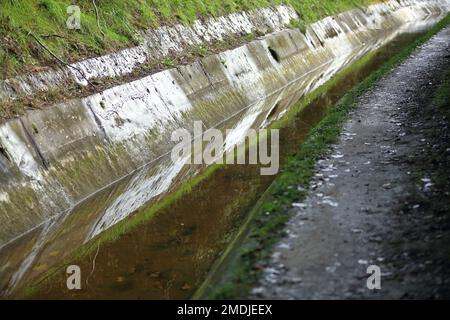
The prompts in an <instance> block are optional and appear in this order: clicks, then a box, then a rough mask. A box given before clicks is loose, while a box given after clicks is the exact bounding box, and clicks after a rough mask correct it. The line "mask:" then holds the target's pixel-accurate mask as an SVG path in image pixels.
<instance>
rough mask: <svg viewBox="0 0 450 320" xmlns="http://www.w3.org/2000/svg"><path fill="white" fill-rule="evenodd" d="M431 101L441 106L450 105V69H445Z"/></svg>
mask: <svg viewBox="0 0 450 320" xmlns="http://www.w3.org/2000/svg"><path fill="white" fill-rule="evenodd" d="M433 102H434V103H435V104H436V105H437V106H438V107H441V108H444V107H447V108H448V107H450V70H449V71H447V73H446V74H445V76H444V78H443V79H442V82H441V84H440V85H439V88H438V90H437V91H436V93H435V95H434V98H433Z"/></svg>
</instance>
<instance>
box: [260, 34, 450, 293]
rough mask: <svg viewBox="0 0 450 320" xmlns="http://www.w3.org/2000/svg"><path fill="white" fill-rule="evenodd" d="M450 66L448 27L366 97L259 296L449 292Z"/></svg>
mask: <svg viewBox="0 0 450 320" xmlns="http://www.w3.org/2000/svg"><path fill="white" fill-rule="evenodd" d="M449 67H450V27H447V28H446V29H444V30H443V31H441V32H440V33H439V34H437V35H436V36H435V37H433V38H432V39H431V40H430V41H429V42H428V43H426V44H425V45H423V46H422V47H420V48H419V49H418V50H417V51H416V52H415V53H414V54H413V55H412V56H411V57H410V58H408V60H406V61H405V62H404V63H403V64H402V65H400V66H399V67H397V68H396V69H395V70H393V72H392V73H391V74H389V75H388V76H386V77H385V78H383V79H382V80H381V81H380V82H379V83H378V84H376V85H375V86H374V87H373V88H372V89H371V90H370V91H369V92H367V93H366V94H364V95H363V96H362V97H361V98H360V99H359V103H358V106H357V108H356V109H355V111H353V112H352V114H351V115H350V119H349V120H348V122H347V123H346V125H345V126H344V130H343V132H342V134H341V136H340V141H339V142H338V143H337V144H336V145H334V146H333V147H332V148H331V150H330V152H329V154H328V155H327V156H326V157H324V158H323V159H322V160H320V161H319V162H318V163H317V166H316V174H315V177H314V179H313V181H312V183H311V188H310V190H309V191H308V196H307V198H306V200H305V201H303V202H301V203H293V206H292V207H293V208H292V211H293V214H294V216H293V218H292V219H291V221H290V222H289V223H288V226H287V228H286V231H287V236H286V237H285V238H284V239H283V240H282V241H281V242H279V243H278V245H277V247H276V249H275V250H274V253H273V256H272V260H271V262H270V263H269V265H268V266H267V267H266V268H265V270H264V277H263V279H262V280H261V282H260V284H259V285H258V286H257V287H256V288H254V289H253V291H252V295H251V298H276V299H338V298H403V299H415V298H449V297H450V282H449V281H450V280H449V279H450V278H449V270H450V269H449V267H450V247H449V240H450V212H449V208H450V200H449V199H450V197H449V195H450V194H449V191H450V186H449V181H450V172H449V170H450V136H449V131H448V126H449V119H448V110H449V105H448V102H447V104H446V106H445V105H444V106H443V107H442V106H441V107H438V106H436V105H435V103H433V96H434V94H435V91H436V89H437V88H438V86H439V84H440V79H441V78H442V76H443V74H444V73H446V72H448V70H449ZM369 265H377V266H379V267H380V269H381V290H373V291H371V290H368V288H367V285H366V284H367V278H368V276H369V275H368V274H367V272H366V271H367V267H368V266H369Z"/></svg>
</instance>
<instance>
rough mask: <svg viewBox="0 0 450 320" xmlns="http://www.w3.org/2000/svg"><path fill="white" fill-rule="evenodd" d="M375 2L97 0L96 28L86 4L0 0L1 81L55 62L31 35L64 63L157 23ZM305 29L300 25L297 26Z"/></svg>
mask: <svg viewBox="0 0 450 320" xmlns="http://www.w3.org/2000/svg"><path fill="white" fill-rule="evenodd" d="M371 2H375V0H127V1H123V0H97V1H96V3H97V7H98V10H99V15H100V21H99V23H100V27H101V30H99V28H98V27H97V19H96V14H95V10H94V7H93V5H92V1H91V0H78V1H75V2H74V1H70V0H20V1H16V0H2V1H0V67H1V70H2V73H1V74H0V79H4V78H8V77H11V76H14V75H17V74H19V73H22V72H25V71H33V70H38V69H39V67H41V66H45V65H51V64H53V63H55V61H54V60H53V58H52V57H51V56H50V55H49V54H48V53H46V52H44V51H43V50H42V48H41V47H40V46H39V45H37V43H36V42H35V41H34V39H32V38H31V37H30V36H29V35H28V32H30V31H31V32H32V33H33V34H35V35H36V36H37V37H38V38H39V39H40V40H41V41H42V42H44V43H45V44H46V45H47V46H48V47H49V48H50V49H51V50H52V51H53V52H54V53H56V54H57V55H58V56H60V57H62V58H63V59H64V60H67V61H69V62H71V61H76V60H79V59H81V58H83V57H87V56H96V55H100V54H104V53H107V52H111V51H114V50H117V49H119V48H123V47H129V46H132V45H135V44H137V43H138V42H139V40H140V39H139V37H138V36H137V34H138V33H137V31H138V30H142V29H146V28H151V27H156V26H158V25H161V24H173V23H177V22H181V23H184V24H189V23H192V22H193V21H194V20H195V19H197V18H199V17H205V16H219V15H223V14H227V13H231V12H236V11H241V10H250V9H255V8H260V7H267V6H270V5H276V4H282V3H285V4H290V5H292V6H293V7H294V8H295V9H296V11H297V12H298V14H299V15H300V16H301V17H302V20H303V21H304V23H311V22H314V21H316V20H318V19H320V18H322V17H324V16H327V15H331V14H335V13H338V12H342V11H345V10H349V9H352V8H354V7H357V6H365V5H367V4H369V3H371ZM71 3H76V4H77V5H78V6H80V8H81V30H69V29H68V28H67V27H66V21H67V18H68V17H69V15H68V14H67V12H66V9H67V6H68V5H70V4H71ZM302 25H304V24H302Z"/></svg>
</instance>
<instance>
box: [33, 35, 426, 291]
mask: <svg viewBox="0 0 450 320" xmlns="http://www.w3.org/2000/svg"><path fill="white" fill-rule="evenodd" d="M417 36H418V34H417V33H414V34H403V35H401V36H398V37H397V38H395V39H394V40H393V41H392V42H390V43H389V44H388V45H386V46H384V47H382V48H381V49H379V50H378V51H377V52H376V53H375V54H374V55H373V57H372V59H371V60H370V61H369V62H367V63H366V64H365V65H364V66H362V67H361V68H359V69H354V70H352V71H351V72H349V73H347V74H346V76H345V77H338V78H337V79H338V80H337V81H336V82H335V83H334V85H333V86H332V87H331V88H330V89H329V90H328V91H327V93H325V94H323V95H321V96H320V97H319V98H317V99H316V100H315V101H313V102H312V103H311V104H309V105H308V106H307V107H305V108H304V109H303V110H302V111H301V112H299V113H298V114H297V115H296V116H295V117H294V118H293V119H292V120H291V121H289V122H288V123H286V125H285V126H284V127H283V128H282V129H281V130H280V146H281V147H280V153H281V154H280V163H281V164H283V163H284V162H285V161H286V159H287V157H288V156H289V155H290V154H292V153H295V151H296V150H297V148H298V146H299V145H300V144H301V143H302V142H303V141H304V139H305V137H306V136H307V134H308V133H309V131H310V130H311V128H313V127H314V126H315V125H317V124H318V123H319V122H320V120H321V119H322V118H323V117H324V116H325V114H326V112H327V108H329V107H330V106H331V105H333V103H335V102H336V101H338V100H339V98H341V97H342V96H343V95H344V94H345V92H347V91H348V90H349V89H350V88H352V87H353V86H354V85H355V84H357V83H359V82H360V81H361V80H362V79H364V78H365V77H367V76H368V75H369V74H370V73H371V72H373V71H374V70H376V69H377V68H379V67H380V66H381V65H382V64H383V63H384V62H385V61H386V60H387V59H388V58H389V57H391V56H392V55H394V54H395V53H396V52H398V51H400V50H401V49H402V48H403V47H404V46H405V45H406V44H408V43H410V42H411V41H412V40H413V39H415V38H416V37H417ZM274 179H275V177H272V176H261V175H260V168H259V166H256V165H230V166H224V167H221V168H219V169H218V170H217V171H215V172H214V173H213V174H212V175H211V176H210V177H209V178H207V179H206V180H204V181H202V182H201V183H200V184H198V185H197V186H196V187H194V188H193V190H192V192H191V193H189V194H188V195H186V196H183V197H182V198H181V199H179V200H177V201H176V202H175V203H174V204H172V205H170V206H169V207H168V208H166V209H163V210H161V211H160V212H159V214H158V215H157V216H155V217H154V218H152V219H150V220H149V221H148V222H146V223H144V224H142V225H140V226H138V227H136V228H135V229H134V230H133V232H130V233H128V234H126V235H124V236H122V237H120V238H119V239H118V240H116V241H114V242H112V243H109V244H106V245H103V246H101V247H99V248H97V250H93V251H92V253H91V255H90V256H87V257H84V258H81V259H76V260H74V261H73V262H72V263H73V264H77V265H79V266H80V268H81V271H82V290H79V291H69V290H68V289H67V287H66V273H65V266H61V268H59V269H57V271H55V274H53V275H51V277H50V280H48V281H46V280H43V282H42V283H40V284H39V290H38V291H37V292H35V293H34V294H32V295H31V297H32V298H35V299H55V298H56V299H104V298H107V299H185V298H190V297H191V296H192V295H193V294H194V292H195V291H196V289H197V288H198V287H199V286H200V285H201V284H202V283H203V281H204V280H205V278H206V276H207V275H208V272H209V270H210V269H211V266H212V265H213V264H214V262H215V261H216V259H217V258H218V257H219V256H220V255H221V254H222V253H223V251H224V250H225V249H226V248H227V246H228V245H229V243H230V241H231V239H233V237H234V235H235V234H236V231H237V230H239V229H240V227H241V226H242V224H243V222H244V221H245V219H246V215H247V213H248V212H249V211H250V209H251V208H252V206H253V205H254V204H255V202H256V201H257V200H258V199H259V197H260V196H261V195H262V193H263V192H264V191H265V190H266V189H267V188H268V186H269V185H270V184H271V183H272V182H273V180H274ZM95 202H96V203H100V202H99V201H98V199H97V200H96V201H95ZM94 211H95V210H94Z"/></svg>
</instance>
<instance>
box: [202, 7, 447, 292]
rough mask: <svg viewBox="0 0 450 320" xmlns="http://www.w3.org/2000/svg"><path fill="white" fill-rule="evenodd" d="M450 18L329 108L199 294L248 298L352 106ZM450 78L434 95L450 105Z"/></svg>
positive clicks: (267, 193) (436, 99) (288, 163)
mask: <svg viewBox="0 0 450 320" xmlns="http://www.w3.org/2000/svg"><path fill="white" fill-rule="evenodd" d="M449 23H450V15H449V16H447V17H446V18H445V19H444V20H442V21H441V22H440V23H438V24H437V25H436V26H435V27H434V28H432V29H431V30H430V31H429V32H428V33H427V34H425V35H424V36H422V37H420V38H418V39H417V40H416V41H414V42H413V43H411V44H410V45H408V46H407V47H406V48H405V49H403V50H402V51H401V52H400V53H399V54H397V55H395V56H394V57H392V58H391V59H390V60H389V61H387V62H386V63H385V64H384V65H383V66H382V67H381V68H380V69H379V70H377V71H376V72H374V73H373V74H371V75H370V76H369V77H368V78H366V79H365V80H364V81H363V82H361V83H360V84H359V85H357V86H356V87H354V88H353V89H352V90H350V91H349V92H348V93H347V94H346V95H345V96H344V97H343V98H342V99H341V100H340V101H339V102H338V103H337V104H335V105H334V106H333V107H332V108H330V109H329V111H328V113H327V115H326V116H325V118H324V119H323V120H322V121H321V122H320V123H319V125H318V126H317V127H315V128H314V129H313V130H312V131H311V132H310V134H309V135H308V137H307V139H306V140H305V142H304V143H303V144H302V145H301V146H299V150H298V152H297V154H296V155H295V156H292V157H291V158H290V159H289V160H288V162H287V164H286V166H285V167H284V168H283V170H282V173H281V174H280V176H279V177H278V178H277V180H276V181H275V182H274V183H273V184H272V186H271V187H270V188H269V190H268V192H266V195H265V197H264V199H263V201H261V202H260V203H259V204H258V205H257V207H255V209H254V210H253V213H252V214H253V218H252V221H251V222H250V225H249V229H248V231H247V232H248V233H247V236H246V237H245V238H244V240H243V241H242V243H241V244H240V247H239V248H237V249H236V250H237V253H236V255H235V258H231V261H230V265H229V266H228V268H227V270H226V271H225V273H224V276H223V277H222V279H221V280H220V281H219V282H218V283H213V284H210V287H212V290H211V289H210V291H209V292H207V293H206V295H203V296H200V298H211V299H234V298H240V297H245V296H246V295H247V294H248V292H249V290H250V289H251V288H252V287H253V286H254V285H255V284H256V283H257V281H258V279H259V277H260V274H261V269H262V268H261V266H262V264H261V263H262V262H263V261H267V260H268V259H269V258H270V255H271V252H272V247H273V245H274V244H276V243H277V242H278V241H279V239H280V238H281V237H282V236H283V235H284V231H283V229H284V228H283V227H284V226H285V224H286V222H287V221H288V220H289V218H290V216H289V215H288V214H287V211H288V209H289V208H290V207H291V204H292V203H293V202H295V201H300V200H302V199H304V198H305V197H306V192H305V191H301V190H299V188H297V186H302V187H304V188H305V190H307V188H308V186H309V183H310V181H311V178H312V176H313V174H314V168H315V164H316V162H317V160H319V159H320V158H321V157H322V156H323V155H324V154H326V153H327V152H328V150H329V147H330V145H331V144H333V143H335V142H337V138H338V136H339V133H340V131H341V128H342V125H343V123H344V122H345V120H346V119H347V115H348V113H349V111H351V110H352V109H353V108H355V106H356V104H357V101H358V98H359V97H360V96H361V94H363V93H364V92H366V91H367V90H369V89H370V88H371V87H372V86H373V85H374V84H376V83H377V82H378V81H379V80H380V79H381V78H382V77H383V76H384V75H386V74H388V73H389V72H390V71H391V70H392V69H393V68H394V67H396V66H398V65H399V64H400V63H401V62H402V61H404V60H405V59H406V58H408V57H409V56H410V55H411V53H412V52H413V51H414V50H415V49H416V48H417V47H418V46H419V45H421V44H423V43H424V42H426V41H427V40H429V39H430V38H431V37H432V36H433V35H434V34H436V33H437V32H438V31H440V30H441V29H442V28H444V27H445V26H447V25H448V24H449ZM449 80H450V78H449V77H447V78H446V80H445V81H444V82H443V85H441V86H440V89H439V90H438V93H437V94H436V98H435V101H437V103H445V104H447V105H448V101H449V95H450V93H449V87H450V86H449V83H450V82H449ZM331 81H333V80H331ZM325 86H326V85H325ZM319 90H320V89H319ZM303 104H304V102H302V103H301V104H299V105H298V106H297V109H299V106H301V105H303Z"/></svg>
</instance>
